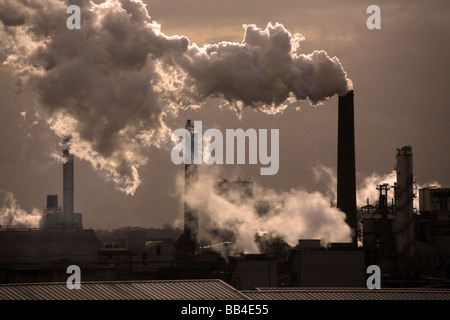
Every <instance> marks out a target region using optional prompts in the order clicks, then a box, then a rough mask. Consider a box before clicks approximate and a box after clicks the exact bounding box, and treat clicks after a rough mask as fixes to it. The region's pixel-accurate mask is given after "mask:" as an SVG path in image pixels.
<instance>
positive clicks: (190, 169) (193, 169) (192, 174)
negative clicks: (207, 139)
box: [184, 120, 198, 253]
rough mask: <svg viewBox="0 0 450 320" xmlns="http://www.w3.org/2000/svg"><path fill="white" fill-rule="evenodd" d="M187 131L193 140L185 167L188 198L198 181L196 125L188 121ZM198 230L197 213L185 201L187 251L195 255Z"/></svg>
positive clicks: (185, 187) (185, 185)
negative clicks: (193, 185) (190, 190)
mask: <svg viewBox="0 0 450 320" xmlns="http://www.w3.org/2000/svg"><path fill="white" fill-rule="evenodd" d="M186 130H187V131H188V132H189V135H190V139H191V150H190V159H191V163H190V164H187V163H186V164H185V165H184V189H185V191H184V194H185V197H186V196H187V191H188V189H189V188H190V185H191V184H192V183H193V182H194V181H195V180H196V179H197V175H198V174H197V165H196V164H194V141H195V135H196V134H195V133H194V125H193V124H192V122H191V120H187V123H186ZM197 230H198V217H197V215H196V213H195V212H194V211H193V210H192V209H191V208H190V207H189V205H188V204H187V202H186V200H185V201H184V235H185V240H186V242H187V243H186V244H187V248H186V251H188V252H190V253H195V247H196V242H197Z"/></svg>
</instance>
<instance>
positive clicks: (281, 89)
mask: <svg viewBox="0 0 450 320" xmlns="http://www.w3.org/2000/svg"><path fill="white" fill-rule="evenodd" d="M72 3H73V4H77V5H79V6H80V8H81V19H82V23H81V29H80V30H69V29H67V28H66V19H67V18H68V15H67V13H66V8H67V3H66V2H65V1H58V0H46V1H32V0H18V1H9V0H0V21H1V24H0V26H1V28H0V38H1V40H2V43H3V47H4V48H5V55H4V60H5V62H6V64H8V65H10V66H12V67H13V68H14V70H15V72H16V73H15V75H16V79H17V83H18V85H19V86H23V85H27V86H30V87H31V88H33V89H34V90H35V92H36V93H37V96H38V106H37V108H38V109H39V114H40V115H41V117H42V118H43V119H45V120H46V121H47V122H48V124H49V126H50V127H51V129H52V130H53V131H54V132H55V133H56V134H57V135H59V136H61V137H62V136H65V135H69V134H71V135H72V138H73V140H72V149H71V151H72V152H73V154H74V155H75V156H77V157H79V158H82V159H85V160H87V161H89V162H90V163H91V164H92V165H93V166H94V167H95V168H97V169H100V170H102V172H105V173H106V175H107V177H108V178H109V179H111V180H113V181H114V182H115V183H116V186H117V187H118V188H119V189H121V190H122V191H124V192H126V193H128V194H134V192H135V190H136V188H137V187H138V185H139V183H140V178H139V173H138V169H139V167H140V166H141V165H143V164H145V163H146V161H147V155H146V152H147V150H148V147H149V146H152V145H153V146H157V147H161V146H164V143H165V142H166V141H167V143H169V141H170V139H169V137H170V131H171V130H170V129H169V128H168V127H167V126H166V124H165V119H166V117H169V116H176V114H177V112H178V110H179V109H180V108H189V107H192V106H194V105H201V103H202V101H203V100H204V99H205V98H207V97H211V96H212V97H215V96H218V97H223V98H225V99H226V101H228V102H229V104H230V105H231V106H233V107H234V108H235V109H236V110H237V111H238V112H239V111H240V110H241V109H242V107H243V106H251V107H254V108H259V109H260V110H262V111H264V112H268V113H277V112H280V111H282V110H284V108H285V107H286V102H289V101H291V100H299V99H307V98H309V99H310V101H311V103H312V104H317V103H320V102H321V101H324V100H325V99H327V98H328V97H331V96H332V95H334V94H344V93H345V92H347V90H348V89H350V87H351V81H350V80H349V79H348V78H347V75H346V73H345V71H344V70H343V68H342V66H341V64H340V62H339V60H338V59H337V58H336V57H334V58H330V57H329V56H328V55H327V53H326V52H325V51H314V52H313V53H311V54H300V53H299V46H300V42H301V41H302V40H303V39H304V38H303V37H302V36H301V35H300V34H295V35H292V34H290V33H289V32H288V31H287V30H286V29H285V28H284V27H283V26H282V25H281V24H275V25H272V24H269V25H268V26H267V27H266V28H265V29H260V28H258V27H256V26H254V25H244V29H245V34H244V39H243V41H242V42H240V43H231V42H220V43H217V44H209V45H204V46H198V45H196V44H192V43H190V42H189V40H188V39H187V38H186V37H183V36H167V35H165V34H163V33H162V32H161V28H160V25H158V24H157V23H156V22H154V21H152V20H151V18H150V16H149V14H148V11H147V9H146V6H145V5H144V4H143V3H142V2H141V1H140V0H120V1H119V0H108V1H106V2H104V3H102V4H99V5H97V4H95V3H93V2H90V1H87V0H78V1H74V2H72Z"/></svg>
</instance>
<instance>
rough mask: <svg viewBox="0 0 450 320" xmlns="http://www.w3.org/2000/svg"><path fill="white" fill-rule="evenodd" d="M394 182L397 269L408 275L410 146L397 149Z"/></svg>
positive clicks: (410, 255)
mask: <svg viewBox="0 0 450 320" xmlns="http://www.w3.org/2000/svg"><path fill="white" fill-rule="evenodd" d="M396 157H397V166H396V171H397V182H396V183H395V201H396V206H395V208H396V209H395V215H396V220H395V222H396V233H395V234H396V247H397V257H398V261H397V262H398V271H399V272H400V274H401V275H402V276H410V275H412V273H413V265H414V198H415V194H414V178H413V153H412V147H411V146H404V147H402V148H400V149H397V156H396Z"/></svg>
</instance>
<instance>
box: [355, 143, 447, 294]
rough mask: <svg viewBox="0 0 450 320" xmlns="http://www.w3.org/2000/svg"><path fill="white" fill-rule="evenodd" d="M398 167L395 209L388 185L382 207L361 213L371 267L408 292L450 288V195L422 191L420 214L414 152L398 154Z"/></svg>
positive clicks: (429, 189) (443, 191)
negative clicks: (416, 204) (430, 286)
mask: <svg viewBox="0 0 450 320" xmlns="http://www.w3.org/2000/svg"><path fill="white" fill-rule="evenodd" d="M396 161H397V162H396V172H397V182H396V183H395V184H394V186H393V188H394V197H393V199H392V200H393V201H392V204H391V205H388V190H389V185H387V184H382V185H380V186H379V187H378V188H377V189H378V190H379V191H380V193H379V199H378V203H377V204H376V205H370V204H369V203H368V204H367V205H366V206H363V207H362V208H361V211H360V214H361V219H362V225H363V227H362V229H363V249H364V251H365V253H366V265H372V264H375V265H378V266H379V267H380V269H381V272H382V279H383V280H384V281H393V283H399V284H402V285H405V286H406V285H408V283H411V284H414V283H415V281H421V282H422V284H427V283H429V284H434V283H436V282H437V281H440V283H442V281H444V283H445V281H449V279H450V210H449V209H448V208H449V207H450V189H449V188H436V187H427V188H423V189H420V190H419V212H418V213H417V210H416V208H414V199H415V197H416V188H415V181H414V177H413V153H412V148H411V146H404V147H402V148H399V149H397V153H396ZM404 280H406V281H407V282H403V281H404ZM408 281H411V282H408Z"/></svg>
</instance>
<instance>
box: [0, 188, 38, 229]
mask: <svg viewBox="0 0 450 320" xmlns="http://www.w3.org/2000/svg"><path fill="white" fill-rule="evenodd" d="M0 201H1V207H0V225H3V228H8V227H15V228H17V227H24V228H36V227H38V226H39V221H40V220H41V216H42V211H41V210H39V209H37V208H34V209H33V210H32V211H31V213H28V212H26V211H25V210H23V209H22V208H21V207H20V205H19V204H18V203H17V199H16V197H15V196H14V194H13V193H12V192H8V191H4V190H0Z"/></svg>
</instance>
